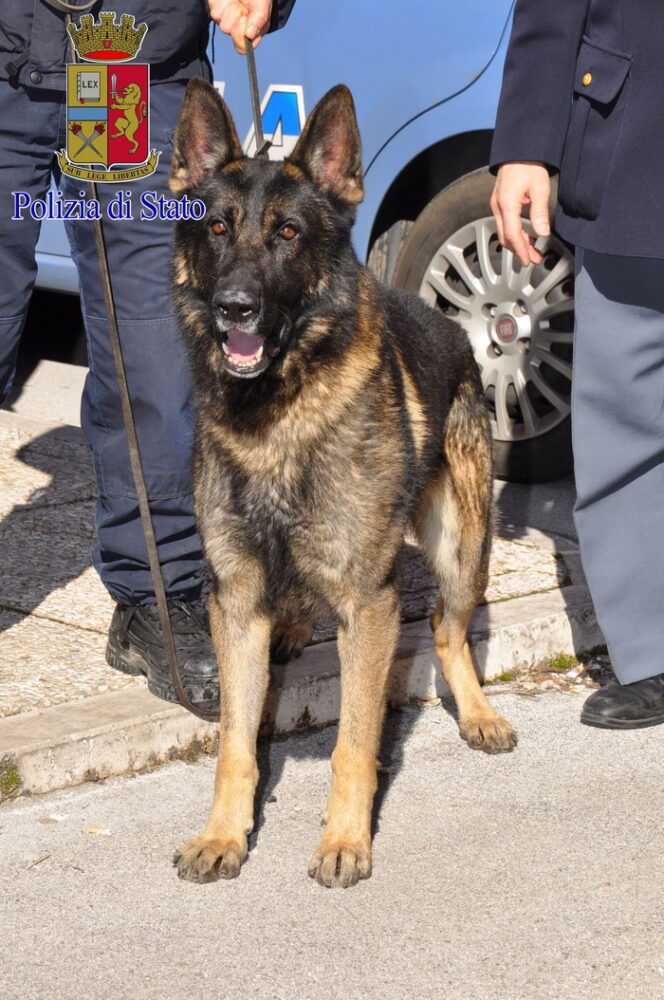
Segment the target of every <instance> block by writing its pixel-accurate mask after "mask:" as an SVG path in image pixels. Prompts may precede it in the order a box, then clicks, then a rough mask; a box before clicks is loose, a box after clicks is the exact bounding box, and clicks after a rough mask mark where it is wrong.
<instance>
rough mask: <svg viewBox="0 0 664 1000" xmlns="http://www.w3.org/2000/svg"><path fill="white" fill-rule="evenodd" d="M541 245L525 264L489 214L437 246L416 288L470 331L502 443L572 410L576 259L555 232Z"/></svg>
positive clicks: (540, 430)
mask: <svg viewBox="0 0 664 1000" xmlns="http://www.w3.org/2000/svg"><path fill="white" fill-rule="evenodd" d="M524 226H525V228H526V229H529V223H528V222H527V221H526V220H524ZM538 246H539V248H540V249H541V251H542V254H543V257H544V259H543V261H542V263H541V264H538V265H537V266H536V267H535V266H534V265H530V266H529V267H522V266H521V265H520V263H519V261H518V260H517V259H516V258H515V257H514V255H513V254H512V253H511V252H510V251H509V250H506V249H505V248H504V247H501V246H500V244H499V243H498V237H497V234H496V227H495V223H494V221H493V219H492V218H486V219H478V220H477V221H476V222H471V223H470V224H469V225H467V226H464V227H463V228H462V229H459V230H458V232H456V233H454V235H453V236H451V237H450V238H449V239H448V240H446V242H445V243H444V244H443V246H442V247H440V249H439V250H438V251H437V252H436V254H435V255H434V258H433V260H432V261H431V263H430V264H429V267H428V269H427V271H426V274H425V275H424V279H423V281H422V285H421V288H420V294H421V295H422V297H423V298H424V299H425V301H427V302H428V303H429V304H430V305H435V306H438V308H440V309H441V310H442V311H443V312H444V313H445V314H446V315H448V316H451V317H453V318H455V319H457V320H458V322H459V323H461V325H462V326H463V327H464V328H465V330H466V331H467V333H468V336H469V339H470V342H471V345H472V347H473V350H474V352H475V357H476V358H477V361H478V364H479V366H480V371H481V374H482V383H483V385H484V391H485V392H486V396H487V400H488V401H489V405H490V408H491V414H492V421H493V433H494V437H495V438H496V439H497V440H499V441H519V440H525V439H528V438H534V437H538V436H539V435H540V434H544V433H546V432H547V431H549V430H551V429H552V428H553V427H555V426H556V425H557V424H559V423H561V421H563V420H565V419H566V418H567V417H568V416H569V412H570V394H571V381H572V338H573V326H574V299H573V294H574V260H573V257H572V254H571V253H570V251H569V250H568V248H567V247H566V246H565V244H564V243H562V242H561V241H560V240H558V239H557V238H556V237H555V236H551V237H549V238H548V239H547V240H545V241H540V242H539V243H538Z"/></svg>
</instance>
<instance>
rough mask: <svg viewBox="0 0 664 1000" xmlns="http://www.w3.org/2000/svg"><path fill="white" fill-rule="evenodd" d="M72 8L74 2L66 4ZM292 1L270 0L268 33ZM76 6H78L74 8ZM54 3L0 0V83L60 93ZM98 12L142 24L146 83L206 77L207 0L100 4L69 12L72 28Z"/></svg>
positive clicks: (62, 52)
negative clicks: (129, 17) (131, 18)
mask: <svg viewBox="0 0 664 1000" xmlns="http://www.w3.org/2000/svg"><path fill="white" fill-rule="evenodd" d="M70 2H73V3H76V0H70ZM294 4H295V0H274V5H273V9H272V19H271V22H270V30H271V31H273V30H274V29H276V28H281V27H283V25H284V24H285V23H286V21H287V20H288V16H289V14H290V12H291V9H292V8H293V6H294ZM78 6H80V5H78ZM57 8H58V5H57V0H0V79H5V80H7V79H8V80H11V81H12V82H13V83H14V84H19V83H21V84H26V85H27V86H33V87H38V88H40V89H41V90H60V91H61V90H63V88H64V85H65V68H64V67H65V63H66V62H68V61H69V52H68V48H67V41H68V36H67V32H66V25H65V14H66V13H67V11H66V10H64V9H57ZM102 10H112V11H116V15H117V19H118V20H119V18H120V16H121V15H122V14H133V15H134V18H135V20H136V24H140V23H141V21H145V22H146V24H147V26H148V33H147V35H146V36H145V40H144V41H143V45H142V47H141V51H140V54H139V59H138V61H139V62H147V63H150V82H151V83H161V82H162V81H165V80H174V79H178V78H182V79H188V78H189V77H192V76H204V77H207V78H209V77H210V67H209V63H208V61H207V56H206V49H207V44H208V35H209V29H210V18H209V15H208V6H207V2H206V0H159V2H158V3H156V2H155V0H100V2H98V3H95V4H94V6H93V7H92V9H89V8H88V9H87V10H86V8H85V7H83V8H82V9H81V10H80V12H79V13H77V12H76V9H75V7H74V8H71V9H70V10H69V13H70V14H72V17H73V20H74V23H75V24H77V23H78V18H79V16H80V14H84V13H90V14H93V15H94V17H95V20H97V19H98V17H99V12H100V11H102Z"/></svg>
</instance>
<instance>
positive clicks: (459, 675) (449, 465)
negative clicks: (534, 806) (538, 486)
mask: <svg viewBox="0 0 664 1000" xmlns="http://www.w3.org/2000/svg"><path fill="white" fill-rule="evenodd" d="M444 455H445V463H446V466H444V467H441V470H440V474H439V476H438V478H437V479H436V480H434V482H432V483H431V484H430V485H429V487H428V488H427V490H426V491H425V494H424V496H423V498H422V501H421V504H420V508H419V510H418V514H417V518H416V523H415V528H416V532H417V535H418V540H419V542H420V546H421V547H422V549H423V551H424V554H425V555H426V557H427V560H428V562H429V565H430V566H431V569H432V570H433V572H434V574H435V575H436V577H437V579H438V582H439V584H440V600H439V602H438V607H437V608H436V610H435V612H434V614H433V615H432V618H431V627H432V629H433V632H434V637H435V643H436V652H437V653H438V656H439V658H440V661H441V663H442V667H443V676H444V678H445V680H446V681H447V684H448V685H449V687H450V689H451V691H452V694H453V695H454V700H455V702H456V705H457V711H458V713H459V730H460V733H461V735H462V737H463V738H464V739H465V740H466V741H467V743H468V745H469V746H471V747H474V748H475V749H478V750H484V751H485V752H487V753H500V752H502V751H505V750H512V749H513V748H514V746H515V745H516V742H517V738H516V734H515V733H514V731H513V729H512V727H511V726H510V725H509V723H507V722H506V721H505V720H504V719H503V718H502V717H501V716H500V715H498V713H497V712H496V711H495V710H494V709H493V708H492V706H491V704H490V702H489V700H488V699H487V697H486V695H485V694H484V692H483V691H482V689H481V687H480V684H479V681H478V678H477V673H476V671H475V666H474V664H473V659H472V655H471V652H470V647H469V645H468V638H467V632H468V623H469V621H470V616H471V614H472V612H473V609H474V608H475V606H476V605H477V604H478V602H479V601H480V599H481V597H482V595H483V593H484V590H485V588H486V584H487V579H488V568H489V554H490V550H491V531H492V475H491V440H490V432H489V426H488V420H487V418H486V414H485V413H484V409H483V407H482V406H481V405H480V403H479V401H478V400H477V395H476V389H475V387H474V386H472V385H469V386H468V387H467V389H466V387H464V386H462V387H461V390H460V392H459V394H458V396H457V398H456V399H455V401H454V403H453V404H452V407H451V410H450V413H449V416H448V420H447V424H446V429H445V440H444Z"/></svg>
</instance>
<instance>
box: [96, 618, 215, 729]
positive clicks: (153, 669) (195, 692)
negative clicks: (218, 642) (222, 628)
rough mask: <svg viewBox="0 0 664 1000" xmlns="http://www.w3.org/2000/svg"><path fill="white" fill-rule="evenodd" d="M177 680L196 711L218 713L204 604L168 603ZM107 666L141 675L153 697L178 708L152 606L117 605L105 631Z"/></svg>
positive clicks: (159, 630) (212, 652)
mask: <svg viewBox="0 0 664 1000" xmlns="http://www.w3.org/2000/svg"><path fill="white" fill-rule="evenodd" d="M168 607H169V611H170V613H171V624H172V626H173V636H174V638H175V648H176V650H177V653H178V664H179V667H180V680H181V682H182V686H183V687H184V689H185V691H186V693H187V695H188V697H189V700H190V701H191V702H192V704H193V705H195V706H196V707H197V708H201V709H205V710H206V711H211V712H218V711H219V673H218V670H217V661H216V659H215V655H214V648H213V646H212V640H211V638H210V632H209V629H208V625H207V616H206V614H205V611H204V609H203V605H202V604H185V602H184V601H169V603H168ZM106 662H107V663H109V664H110V666H112V667H115V669H116V670H121V671H122V672H123V673H125V674H135V675H136V674H144V675H145V676H146V677H147V679H148V688H149V689H150V691H151V692H152V694H155V695H157V697H158V698H163V699H164V701H172V702H175V703H176V704H177V701H178V698H177V695H176V693H175V688H174V686H173V682H172V680H171V672H170V669H169V666H168V661H167V659H166V652H165V649H164V641H163V636H162V630H161V622H160V621H159V612H158V611H157V608H156V607H155V606H154V605H145V606H141V607H132V606H130V605H126V604H118V605H116V608H115V611H114V612H113V618H112V619H111V627H110V628H109V630H108V643H107V644H106Z"/></svg>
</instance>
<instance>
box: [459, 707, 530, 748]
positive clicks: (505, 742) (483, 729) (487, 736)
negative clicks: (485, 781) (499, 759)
mask: <svg viewBox="0 0 664 1000" xmlns="http://www.w3.org/2000/svg"><path fill="white" fill-rule="evenodd" d="M459 732H460V733H461V736H462V738H463V739H464V740H465V741H466V743H467V744H468V746H469V747H472V748H473V750H483V751H484V753H509V752H510V750H513V749H514V747H515V746H516V745H517V743H518V737H517V735H516V733H515V732H514V730H513V729H512V727H511V726H510V724H509V722H506V720H505V719H503V718H502V716H500V715H488V716H478V717H476V718H471V719H462V720H461V722H460V723H459Z"/></svg>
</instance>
